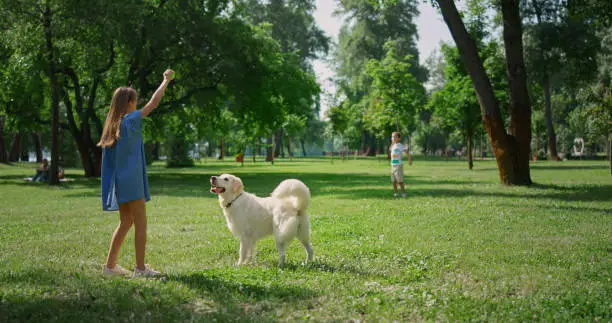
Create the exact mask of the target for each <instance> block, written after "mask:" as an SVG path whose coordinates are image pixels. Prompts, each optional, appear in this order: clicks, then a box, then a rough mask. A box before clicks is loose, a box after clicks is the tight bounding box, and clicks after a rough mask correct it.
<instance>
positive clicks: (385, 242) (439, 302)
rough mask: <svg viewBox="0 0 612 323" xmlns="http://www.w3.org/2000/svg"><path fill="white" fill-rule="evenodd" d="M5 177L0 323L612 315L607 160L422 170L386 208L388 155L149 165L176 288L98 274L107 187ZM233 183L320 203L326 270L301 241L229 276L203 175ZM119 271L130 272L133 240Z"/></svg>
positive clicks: (230, 249) (317, 226)
mask: <svg viewBox="0 0 612 323" xmlns="http://www.w3.org/2000/svg"><path fill="white" fill-rule="evenodd" d="M34 167H36V165H34V164H16V165H12V166H7V165H0V321H3V322H5V321H34V322H42V321H65V322H76V321H81V322H95V321H168V322H173V321H192V320H194V321H202V322H210V321H254V322H267V321H295V320H300V321H301V320H314V321H351V320H352V321H370V322H378V321H499V322H507V321H534V320H535V321H541V320H542V321H576V320H578V321H582V320H583V321H610V320H612V281H611V276H612V263H611V257H610V256H611V253H612V176H610V171H609V169H608V168H607V162H605V161H601V162H599V161H597V162H593V161H583V162H578V161H565V162H560V163H551V162H537V163H534V164H532V173H531V174H532V179H533V180H534V182H536V184H535V185H533V186H532V187H505V186H502V185H500V184H499V180H498V173H497V169H496V164H495V162H493V161H477V162H476V163H475V169H474V170H472V171H470V170H468V169H467V163H466V162H465V161H444V160H424V159H417V160H415V162H414V164H413V165H412V166H407V165H406V166H405V169H406V184H407V185H406V186H407V190H408V197H406V198H393V193H392V189H391V183H390V179H389V166H388V163H387V161H386V160H383V159H382V158H381V159H380V160H377V159H360V160H349V161H345V162H342V161H339V160H336V161H334V164H331V163H330V162H329V160H325V159H294V161H293V162H290V161H288V160H287V161H285V160H283V161H279V162H277V163H276V164H275V165H273V166H272V165H269V164H263V163H256V164H255V165H253V164H252V163H250V161H249V162H248V163H247V164H246V165H245V167H244V168H243V167H240V165H239V164H237V163H232V162H229V161H228V162H217V161H212V160H209V161H208V162H207V163H206V164H204V163H201V164H198V166H197V167H194V168H189V169H166V168H164V167H163V165H161V164H160V165H157V164H156V165H154V166H152V167H151V168H150V169H149V181H150V189H151V195H152V200H151V202H150V203H148V204H147V213H148V220H149V222H148V223H149V227H148V246H147V263H149V264H151V265H152V266H153V267H154V268H156V269H158V270H161V271H163V272H165V273H167V277H166V278H165V279H123V278H105V277H103V276H102V275H101V272H102V265H103V263H104V261H105V257H106V253H107V251H108V245H109V240H110V237H111V234H112V231H113V229H114V228H115V226H116V225H117V223H118V213H115V212H102V211H101V202H100V198H99V195H100V189H99V185H100V184H99V179H85V178H83V177H82V171H81V170H78V169H69V170H68V172H67V173H68V175H67V176H68V177H71V178H74V179H75V181H73V182H68V183H65V184H62V185H61V186H60V187H56V188H50V187H48V186H47V185H45V184H40V183H26V182H24V181H23V180H22V178H23V177H27V176H32V175H33V173H34V171H33V168H34ZM220 173H233V174H236V175H238V176H240V177H241V178H242V179H243V181H244V183H245V186H246V189H247V190H248V191H250V192H252V193H256V194H257V195H260V196H264V195H268V194H269V193H270V192H271V191H272V190H273V189H274V187H275V186H276V185H277V184H278V183H279V182H280V181H281V180H283V179H285V178H299V179H301V180H302V181H304V182H305V183H306V184H307V185H308V186H309V187H310V188H311V192H312V197H313V198H312V202H311V207H310V209H309V214H310V218H311V222H312V240H313V247H314V250H315V261H314V262H313V263H311V264H308V265H303V264H302V262H303V260H304V258H305V252H304V250H303V249H302V247H301V245H300V244H299V243H298V242H297V241H295V242H294V243H293V244H292V245H291V247H290V248H289V250H288V251H287V261H288V264H287V266H286V267H285V268H283V269H279V268H277V261H278V256H277V253H276V249H275V246H274V243H273V240H272V238H268V239H266V240H263V241H261V242H260V243H259V245H258V253H257V260H256V264H254V265H252V266H246V267H235V266H234V263H235V262H236V261H237V259H238V246H239V243H238V239H236V238H234V237H233V236H232V235H231V234H230V232H229V230H228V229H227V227H226V224H225V219H224V217H223V215H222V212H221V209H220V208H219V204H218V201H217V199H216V196H214V195H212V194H210V193H209V184H208V178H209V177H210V176H211V175H217V174H220ZM119 264H121V265H123V266H124V267H127V268H129V269H133V267H134V240H133V231H131V232H130V234H129V235H128V238H127V239H126V241H125V243H124V246H123V248H122V251H121V254H120V259H119Z"/></svg>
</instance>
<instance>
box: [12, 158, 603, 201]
mask: <svg viewBox="0 0 612 323" xmlns="http://www.w3.org/2000/svg"><path fill="white" fill-rule="evenodd" d="M215 167H217V168H218V169H219V172H221V169H226V168H227V167H226V165H216V166H215ZM206 169H207V170H208V168H206ZM183 170H184V171H185V172H182V171H181V170H176V171H171V170H168V171H163V172H159V171H156V172H152V173H150V174H149V175H148V178H149V189H150V193H151V195H152V196H176V197H197V198H216V196H215V195H214V194H211V193H210V192H209V189H210V184H209V178H210V176H211V175H218V173H212V172H211V173H210V174H209V173H203V172H202V170H200V169H183ZM236 174H237V175H238V176H239V177H241V178H242V181H243V182H244V185H245V190H246V191H247V192H249V193H254V194H256V195H257V196H262V197H264V196H269V195H270V193H271V192H272V191H273V190H274V188H275V187H276V186H277V185H278V184H279V183H280V182H281V181H283V180H285V179H287V178H297V179H300V180H302V181H303V182H304V183H305V184H306V185H307V186H308V187H309V188H310V191H311V194H312V196H313V197H315V198H316V197H318V196H329V197H336V198H341V199H385V200H390V199H394V197H393V195H392V185H391V183H390V179H389V177H388V176H380V175H375V174H364V173H322V172H316V173H315V172H302V173H300V172H291V173H285V172H279V171H269V168H266V172H252V173H251V172H250V170H248V169H241V170H240V171H239V172H238V171H237V172H236ZM20 178H21V176H20V175H4V176H0V181H2V180H3V179H6V180H9V181H15V182H18V183H19V181H17V180H16V179H20ZM405 181H406V187H407V189H408V198H412V197H438V198H461V197H471V196H482V197H506V198H550V199H556V200H562V201H609V200H610V196H612V185H591V184H587V185H573V186H559V185H552V184H534V185H532V186H531V189H529V190H524V191H521V192H516V191H510V190H507V191H500V190H496V191H495V192H489V191H484V190H479V189H478V188H477V187H476V188H475V187H474V186H475V185H478V184H481V183H482V182H481V181H477V180H474V181H471V180H450V179H436V178H430V177H421V176H410V175H407V176H406V177H405ZM20 184H23V185H31V184H32V183H27V182H23V183H20ZM440 186H445V187H440ZM99 187H100V180H99V179H89V178H85V177H80V178H79V177H75V181H73V182H67V183H62V185H60V186H59V189H62V190H75V192H74V194H73V195H68V197H97V196H99V194H100V192H99ZM41 188H42V187H41ZM79 189H85V190H81V191H78V190H79Z"/></svg>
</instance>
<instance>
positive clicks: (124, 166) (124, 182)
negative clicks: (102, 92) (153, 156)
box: [98, 70, 174, 276]
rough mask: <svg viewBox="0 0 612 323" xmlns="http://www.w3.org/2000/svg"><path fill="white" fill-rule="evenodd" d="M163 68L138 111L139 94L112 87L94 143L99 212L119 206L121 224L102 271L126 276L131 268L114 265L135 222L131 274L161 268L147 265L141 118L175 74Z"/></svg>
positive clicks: (153, 272) (154, 273) (146, 198)
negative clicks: (99, 160) (99, 159)
mask: <svg viewBox="0 0 612 323" xmlns="http://www.w3.org/2000/svg"><path fill="white" fill-rule="evenodd" d="M173 73H174V72H173V71H172V70H166V71H165V72H164V81H163V82H162V83H161V85H160V86H159V88H158V89H157V91H155V93H154V94H153V97H152V98H151V100H150V101H149V102H148V103H147V104H146V105H145V106H144V107H143V108H142V109H140V110H136V101H137V94H136V91H135V90H134V89H132V88H130V87H120V88H118V89H117V90H115V94H114V95H113V100H112V102H111V107H110V111H109V112H108V116H107V117H106V123H105V124H104V131H103V132H102V138H101V139H100V142H99V143H98V146H100V147H102V210H104V211H116V210H119V217H120V222H119V225H118V226H117V228H116V229H115V232H114V233H113V237H112V239H111V243H110V249H109V251H108V256H107V258H106V264H105V265H104V268H103V270H102V272H103V274H105V275H128V274H131V272H130V271H128V270H126V269H125V268H123V267H121V266H119V265H117V256H118V255H119V249H120V248H121V244H123V240H124V238H125V236H126V234H127V233H128V231H129V230H130V228H131V227H132V224H134V231H135V232H134V237H135V244H136V268H134V276H157V275H160V272H158V271H156V270H154V269H152V268H151V267H149V265H146V264H145V247H146V241H147V217H146V207H145V202H147V201H149V200H150V199H151V198H150V197H149V185H148V183H147V167H146V162H145V154H144V145H143V142H142V118H144V117H146V116H148V115H149V114H150V113H151V111H153V109H155V108H156V107H157V106H158V105H159V102H160V101H161V98H162V96H163V95H164V91H165V90H166V87H167V86H168V83H170V80H171V79H172V76H173Z"/></svg>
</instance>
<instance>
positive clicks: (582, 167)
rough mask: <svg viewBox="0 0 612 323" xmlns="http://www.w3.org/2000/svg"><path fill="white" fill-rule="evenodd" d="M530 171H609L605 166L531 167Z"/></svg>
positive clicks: (561, 165)
mask: <svg viewBox="0 0 612 323" xmlns="http://www.w3.org/2000/svg"><path fill="white" fill-rule="evenodd" d="M531 169H532V170H540V169H541V170H556V171H564V170H585V169H609V166H607V165H582V166H581V165H576V164H571V165H563V164H559V165H554V166H553V165H533V164H532V165H531Z"/></svg>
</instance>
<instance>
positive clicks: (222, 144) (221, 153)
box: [219, 137, 225, 160]
mask: <svg viewBox="0 0 612 323" xmlns="http://www.w3.org/2000/svg"><path fill="white" fill-rule="evenodd" d="M223 158H225V140H224V139H223V137H221V141H220V142H219V160H223Z"/></svg>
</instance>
